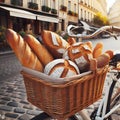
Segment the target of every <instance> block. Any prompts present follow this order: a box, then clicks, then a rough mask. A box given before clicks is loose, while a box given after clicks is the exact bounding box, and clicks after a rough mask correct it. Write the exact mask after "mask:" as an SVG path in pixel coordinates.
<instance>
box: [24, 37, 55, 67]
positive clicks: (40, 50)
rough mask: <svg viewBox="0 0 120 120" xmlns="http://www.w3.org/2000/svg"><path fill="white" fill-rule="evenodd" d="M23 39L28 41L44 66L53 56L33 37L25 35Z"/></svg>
mask: <svg viewBox="0 0 120 120" xmlns="http://www.w3.org/2000/svg"><path fill="white" fill-rule="evenodd" d="M24 40H25V41H26V42H27V43H28V45H29V46H30V47H31V49H32V50H33V51H34V53H35V54H36V55H37V57H38V59H39V60H40V61H41V63H42V64H43V65H44V66H45V65H46V64H48V63H49V62H51V61H52V60H53V56H52V55H51V54H50V53H49V51H48V50H47V49H46V48H45V47H44V46H43V45H42V44H41V43H40V42H39V41H38V40H37V39H36V38H35V37H33V36H32V35H26V36H25V37H24Z"/></svg>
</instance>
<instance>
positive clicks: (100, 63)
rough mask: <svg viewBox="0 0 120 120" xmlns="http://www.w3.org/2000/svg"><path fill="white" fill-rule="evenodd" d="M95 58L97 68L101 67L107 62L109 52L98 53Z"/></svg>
mask: <svg viewBox="0 0 120 120" xmlns="http://www.w3.org/2000/svg"><path fill="white" fill-rule="evenodd" d="M96 60H97V68H102V67H104V66H106V65H107V64H109V61H110V56H109V54H107V53H104V54H102V55H100V56H99V57H98V58H96Z"/></svg>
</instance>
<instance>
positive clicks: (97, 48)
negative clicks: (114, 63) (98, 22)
mask: <svg viewBox="0 0 120 120" xmlns="http://www.w3.org/2000/svg"><path fill="white" fill-rule="evenodd" d="M102 50H103V43H102V42H99V43H97V44H96V46H95V48H94V49H93V58H98V57H99V56H100V55H101V54H102Z"/></svg>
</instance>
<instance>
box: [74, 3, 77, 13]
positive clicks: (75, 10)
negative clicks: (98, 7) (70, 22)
mask: <svg viewBox="0 0 120 120" xmlns="http://www.w3.org/2000/svg"><path fill="white" fill-rule="evenodd" d="M74 12H75V13H77V8H76V4H74Z"/></svg>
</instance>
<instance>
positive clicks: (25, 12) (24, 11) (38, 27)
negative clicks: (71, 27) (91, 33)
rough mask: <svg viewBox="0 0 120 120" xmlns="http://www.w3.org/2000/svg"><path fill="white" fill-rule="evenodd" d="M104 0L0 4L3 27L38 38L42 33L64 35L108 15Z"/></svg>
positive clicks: (20, 0)
mask: <svg viewBox="0 0 120 120" xmlns="http://www.w3.org/2000/svg"><path fill="white" fill-rule="evenodd" d="M105 6H106V2H105V0H26V1H23V0H0V26H5V27H7V28H12V29H14V30H15V31H17V32H19V31H21V30H24V31H26V32H28V33H29V32H34V33H35V34H39V33H40V32H41V31H42V30H43V29H47V30H51V31H65V30H66V27H67V25H68V24H78V23H79V21H80V20H82V21H85V22H88V23H92V21H93V18H94V15H95V14H96V13H97V12H101V13H102V14H106V11H107V10H106V9H105V8H106V7H105Z"/></svg>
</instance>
